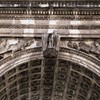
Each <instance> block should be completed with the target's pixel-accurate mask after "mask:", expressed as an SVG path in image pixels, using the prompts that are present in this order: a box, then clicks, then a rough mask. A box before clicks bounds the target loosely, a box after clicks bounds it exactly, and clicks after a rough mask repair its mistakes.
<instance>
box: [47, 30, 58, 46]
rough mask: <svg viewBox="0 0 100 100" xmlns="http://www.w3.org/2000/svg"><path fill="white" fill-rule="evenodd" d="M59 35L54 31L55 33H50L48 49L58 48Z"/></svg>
mask: <svg viewBox="0 0 100 100" xmlns="http://www.w3.org/2000/svg"><path fill="white" fill-rule="evenodd" d="M57 38H58V37H57V34H56V32H55V31H54V32H53V33H50V34H49V35H48V37H47V47H48V48H55V47H56V46H57Z"/></svg>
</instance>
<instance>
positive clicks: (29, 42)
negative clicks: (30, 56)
mask: <svg viewBox="0 0 100 100" xmlns="http://www.w3.org/2000/svg"><path fill="white" fill-rule="evenodd" d="M41 46H42V42H41V39H32V38H31V39H30V38H25V39H20V38H1V39H0V59H2V58H5V57H7V56H9V55H11V54H13V53H14V52H17V51H20V50H27V49H31V48H36V47H41Z"/></svg>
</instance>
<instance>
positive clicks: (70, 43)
mask: <svg viewBox="0 0 100 100" xmlns="http://www.w3.org/2000/svg"><path fill="white" fill-rule="evenodd" d="M60 47H65V48H71V49H75V50H78V51H82V52H84V53H87V54H89V55H91V56H93V57H95V58H98V59H99V60H100V39H97V40H95V39H83V40H61V41H60Z"/></svg>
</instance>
